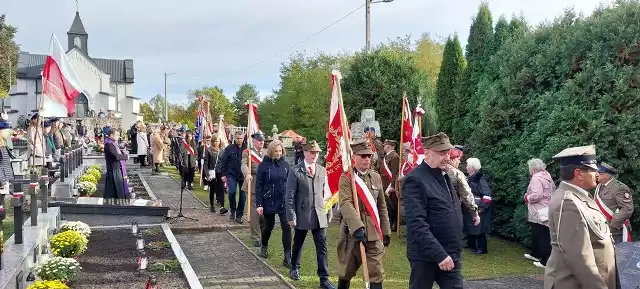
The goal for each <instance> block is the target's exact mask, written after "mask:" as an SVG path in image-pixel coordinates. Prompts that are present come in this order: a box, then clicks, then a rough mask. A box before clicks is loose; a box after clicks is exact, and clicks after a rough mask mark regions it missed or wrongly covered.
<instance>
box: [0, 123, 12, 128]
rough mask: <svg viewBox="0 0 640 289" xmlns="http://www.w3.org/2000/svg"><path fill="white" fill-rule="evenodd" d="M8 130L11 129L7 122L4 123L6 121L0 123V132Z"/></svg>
mask: <svg viewBox="0 0 640 289" xmlns="http://www.w3.org/2000/svg"><path fill="white" fill-rule="evenodd" d="M8 128H11V126H9V123H8V122H6V121H0V130H3V129H8Z"/></svg>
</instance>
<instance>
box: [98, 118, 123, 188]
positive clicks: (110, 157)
mask: <svg viewBox="0 0 640 289" xmlns="http://www.w3.org/2000/svg"><path fill="white" fill-rule="evenodd" d="M119 139H120V130H118V129H115V128H109V129H107V134H106V136H105V139H104V159H105V163H106V166H107V175H106V177H105V183H104V194H103V196H102V197H103V198H105V199H108V198H113V199H125V198H128V197H129V181H128V180H127V165H126V162H127V158H128V156H127V155H126V154H124V152H122V150H121V149H120V147H119V146H118V140H119Z"/></svg>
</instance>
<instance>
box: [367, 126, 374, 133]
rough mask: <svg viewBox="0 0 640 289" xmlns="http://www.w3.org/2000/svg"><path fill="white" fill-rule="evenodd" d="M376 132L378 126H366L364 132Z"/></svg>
mask: <svg viewBox="0 0 640 289" xmlns="http://www.w3.org/2000/svg"><path fill="white" fill-rule="evenodd" d="M370 131H371V132H376V128H375V127H372V126H368V127H365V128H364V132H370Z"/></svg>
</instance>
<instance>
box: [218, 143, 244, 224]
mask: <svg viewBox="0 0 640 289" xmlns="http://www.w3.org/2000/svg"><path fill="white" fill-rule="evenodd" d="M234 136H235V138H234V141H235V143H234V144H232V145H228V146H227V147H226V148H225V149H224V153H223V154H222V158H221V159H220V172H221V173H222V175H223V177H222V180H223V181H224V182H225V183H227V186H228V187H229V210H231V214H229V219H231V220H235V221H236V223H238V224H242V222H243V218H242V217H243V216H244V206H245V202H246V201H247V194H246V192H244V191H243V190H240V188H242V184H243V183H244V174H242V169H241V166H242V151H243V150H244V149H245V148H246V147H245V145H244V140H245V135H244V133H243V132H242V131H236V132H235V134H234ZM238 191H239V195H240V196H239V197H238V201H237V202H236V192H238Z"/></svg>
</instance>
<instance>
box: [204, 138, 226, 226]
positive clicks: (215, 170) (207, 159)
mask: <svg viewBox="0 0 640 289" xmlns="http://www.w3.org/2000/svg"><path fill="white" fill-rule="evenodd" d="M203 148H204V165H203V167H204V169H203V171H204V172H203V174H204V177H205V179H206V182H207V183H208V185H209V207H210V210H211V212H212V213H215V212H216V208H215V205H214V202H213V199H214V197H215V199H216V202H217V203H218V205H219V206H220V215H224V214H226V213H227V212H228V211H229V210H227V209H225V208H224V182H222V176H223V174H222V172H221V171H220V166H219V165H218V161H219V160H220V159H221V154H222V150H221V149H220V139H219V138H218V137H214V138H213V142H212V141H211V137H209V136H208V137H207V139H206V140H205V146H203Z"/></svg>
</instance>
